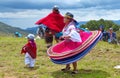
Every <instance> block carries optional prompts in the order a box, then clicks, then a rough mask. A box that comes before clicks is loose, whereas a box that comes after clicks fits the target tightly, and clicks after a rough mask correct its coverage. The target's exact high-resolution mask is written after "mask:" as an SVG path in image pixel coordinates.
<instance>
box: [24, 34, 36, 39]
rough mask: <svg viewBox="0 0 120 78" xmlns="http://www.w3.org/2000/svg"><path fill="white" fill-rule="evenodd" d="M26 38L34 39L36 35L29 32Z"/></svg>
mask: <svg viewBox="0 0 120 78" xmlns="http://www.w3.org/2000/svg"><path fill="white" fill-rule="evenodd" d="M26 38H28V39H31V40H34V38H35V35H34V34H28V35H27V37H26Z"/></svg>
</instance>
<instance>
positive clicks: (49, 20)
mask: <svg viewBox="0 0 120 78" xmlns="http://www.w3.org/2000/svg"><path fill="white" fill-rule="evenodd" d="M35 24H37V25H40V24H44V25H46V26H47V27H48V28H50V29H51V30H54V31H56V32H61V31H62V29H63V27H64V26H65V24H64V22H63V16H62V15H61V14H60V13H57V12H54V11H53V12H52V13H50V14H49V15H48V16H46V17H44V18H42V19H40V20H38V21H37V22H36V23H35Z"/></svg>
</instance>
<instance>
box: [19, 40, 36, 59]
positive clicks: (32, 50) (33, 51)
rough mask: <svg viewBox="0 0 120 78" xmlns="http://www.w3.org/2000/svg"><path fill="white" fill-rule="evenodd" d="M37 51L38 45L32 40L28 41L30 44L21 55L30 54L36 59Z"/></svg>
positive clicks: (23, 49)
mask: <svg viewBox="0 0 120 78" xmlns="http://www.w3.org/2000/svg"><path fill="white" fill-rule="evenodd" d="M36 50H37V47H36V43H35V42H34V41H32V40H30V41H28V43H27V44H26V45H25V46H24V47H23V48H22V50H21V54H22V53H26V52H28V53H29V55H30V56H31V57H32V58H33V59H35V58H36V55H37V53H36Z"/></svg>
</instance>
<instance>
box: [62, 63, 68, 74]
mask: <svg viewBox="0 0 120 78" xmlns="http://www.w3.org/2000/svg"><path fill="white" fill-rule="evenodd" d="M68 70H70V64H67V65H66V67H65V68H64V69H61V71H64V72H65V71H68Z"/></svg>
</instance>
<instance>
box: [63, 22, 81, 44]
mask: <svg viewBox="0 0 120 78" xmlns="http://www.w3.org/2000/svg"><path fill="white" fill-rule="evenodd" d="M62 32H63V36H70V40H72V41H73V42H82V40H81V37H80V34H79V33H78V32H77V30H76V28H75V23H74V21H72V22H70V23H69V24H68V25H67V26H65V27H64V28H63V30H62Z"/></svg>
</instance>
